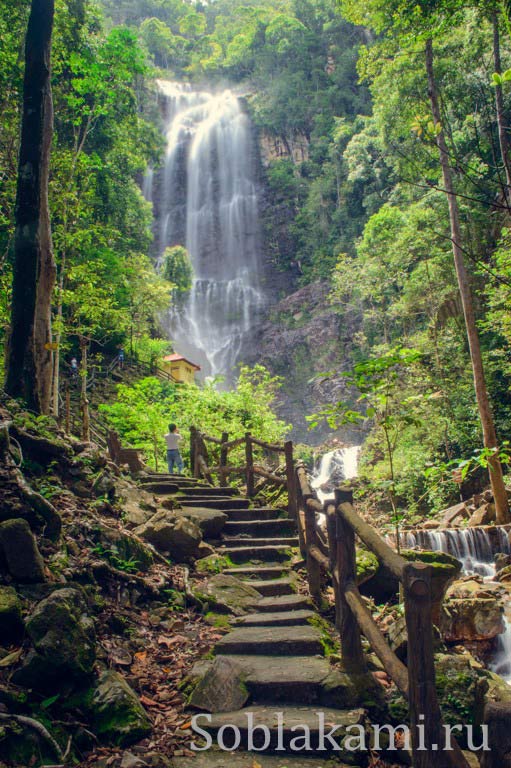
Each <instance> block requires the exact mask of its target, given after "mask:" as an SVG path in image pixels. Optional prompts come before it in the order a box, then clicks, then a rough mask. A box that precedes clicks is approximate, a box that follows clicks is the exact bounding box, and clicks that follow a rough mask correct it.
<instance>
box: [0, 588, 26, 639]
mask: <svg viewBox="0 0 511 768" xmlns="http://www.w3.org/2000/svg"><path fill="white" fill-rule="evenodd" d="M23 631H24V625H23V619H22V617H21V601H20V599H19V597H18V595H17V593H16V590H15V589H14V588H13V587H2V586H0V645H2V644H4V643H5V644H7V645H9V644H10V643H15V642H17V641H18V640H20V639H21V637H22V636H23Z"/></svg>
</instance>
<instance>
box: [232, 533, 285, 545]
mask: <svg viewBox="0 0 511 768" xmlns="http://www.w3.org/2000/svg"><path fill="white" fill-rule="evenodd" d="M223 541H224V543H225V544H228V545H229V546H232V547H235V546H239V547H266V546H269V547H272V546H277V547H296V546H298V537H297V536H266V537H265V538H255V537H253V536H250V535H249V534H247V535H246V536H224V537H223Z"/></svg>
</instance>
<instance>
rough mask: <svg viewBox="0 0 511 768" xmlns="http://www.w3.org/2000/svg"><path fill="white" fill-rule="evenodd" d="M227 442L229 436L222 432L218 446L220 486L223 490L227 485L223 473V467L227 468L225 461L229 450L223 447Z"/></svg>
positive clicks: (225, 475)
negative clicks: (220, 443) (220, 442)
mask: <svg viewBox="0 0 511 768" xmlns="http://www.w3.org/2000/svg"><path fill="white" fill-rule="evenodd" d="M228 442H229V435H228V434H227V432H222V445H221V446H220V469H219V476H220V485H221V487H222V488H225V486H226V485H227V473H226V472H225V471H224V467H226V466H227V460H228V458H229V450H228V449H227V448H226V447H225V443H228Z"/></svg>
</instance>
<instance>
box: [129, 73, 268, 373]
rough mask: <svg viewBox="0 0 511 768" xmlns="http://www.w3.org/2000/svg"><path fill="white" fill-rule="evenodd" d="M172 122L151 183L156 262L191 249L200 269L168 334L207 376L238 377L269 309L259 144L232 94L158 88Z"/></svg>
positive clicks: (168, 122) (167, 120)
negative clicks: (247, 343)
mask: <svg viewBox="0 0 511 768" xmlns="http://www.w3.org/2000/svg"><path fill="white" fill-rule="evenodd" d="M158 87H159V89H160V93H161V99H162V103H163V110H164V116H165V124H166V138H167V150H166V156H165V166H164V169H163V172H160V174H159V175H158V178H156V176H155V178H154V180H153V179H151V191H148V189H147V187H148V186H149V180H148V179H147V177H146V183H145V184H144V194H145V196H146V198H147V199H153V200H154V206H155V207H154V211H155V217H156V222H157V228H156V230H157V231H156V233H155V236H156V240H157V246H158V254H159V257H160V258H161V256H162V255H163V253H164V251H165V248H167V247H169V246H173V245H178V244H179V245H185V246H186V248H187V250H188V252H189V254H190V257H191V260H192V264H193V268H194V279H193V285H192V289H191V291H190V294H189V296H188V299H187V300H186V302H185V304H184V306H182V307H180V308H179V309H176V310H173V311H172V312H171V314H170V319H169V326H170V328H169V330H170V334H171V336H172V338H173V339H174V340H175V346H176V350H177V351H178V352H180V353H181V354H183V355H185V356H186V357H190V358H191V359H192V360H193V361H194V362H197V363H199V364H200V365H202V366H203V368H204V372H205V374H206V375H213V376H214V375H217V374H224V375H226V376H228V377H229V376H230V375H232V371H233V368H234V366H235V365H236V363H237V362H238V360H239V356H240V353H241V350H242V347H243V342H244V340H245V338H246V334H247V332H248V331H249V330H250V328H251V327H252V326H253V325H254V324H255V322H257V319H258V317H259V315H260V313H261V310H262V309H263V308H264V304H265V301H264V296H263V292H262V289H261V272H262V268H261V252H260V237H259V211H258V197H257V185H256V177H257V165H256V152H255V143H254V140H253V136H252V131H251V127H250V123H249V120H248V117H247V115H246V114H245V113H244V111H243V109H242V106H241V103H240V101H239V99H238V98H237V97H236V95H235V94H234V93H232V91H229V90H226V91H223V92H221V93H218V94H213V93H209V92H204V91H193V90H191V89H190V88H189V87H188V86H186V85H182V84H177V83H169V82H165V81H158Z"/></svg>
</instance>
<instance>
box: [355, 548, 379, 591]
mask: <svg viewBox="0 0 511 768" xmlns="http://www.w3.org/2000/svg"><path fill="white" fill-rule="evenodd" d="M379 567H380V563H379V562H378V558H377V557H376V555H373V553H372V552H369V551H368V550H367V549H360V548H359V549H357V584H359V585H360V584H364V583H365V582H366V581H369V579H372V578H373V576H375V575H376V574H377V572H378V569H379Z"/></svg>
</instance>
